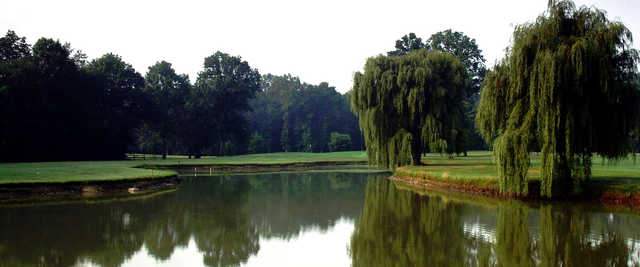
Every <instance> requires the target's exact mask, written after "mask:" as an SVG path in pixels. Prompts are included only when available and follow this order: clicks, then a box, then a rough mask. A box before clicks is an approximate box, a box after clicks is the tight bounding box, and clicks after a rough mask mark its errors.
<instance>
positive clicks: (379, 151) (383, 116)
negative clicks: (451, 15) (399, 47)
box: [351, 49, 469, 168]
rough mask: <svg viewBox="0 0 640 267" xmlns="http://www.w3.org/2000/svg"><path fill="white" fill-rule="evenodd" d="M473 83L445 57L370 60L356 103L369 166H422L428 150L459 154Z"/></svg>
mask: <svg viewBox="0 0 640 267" xmlns="http://www.w3.org/2000/svg"><path fill="white" fill-rule="evenodd" d="M468 80H469V79H468V78H467V72H466V69H465V66H464V65H463V64H462V63H461V62H460V61H459V60H458V59H457V58H456V57H455V56H453V55H451V54H448V53H444V52H440V51H428V50H424V49H420V50H415V51H412V52H409V53H408V54H406V55H402V56H383V55H379V56H377V57H372V58H369V59H368V60H367V63H366V64H365V67H364V73H359V72H358V73H356V74H355V76H354V85H353V95H352V97H351V107H352V109H353V111H354V112H355V113H356V114H357V115H358V117H359V121H360V128H361V129H362V132H363V134H364V137H365V144H366V147H367V156H368V158H369V162H372V163H375V164H377V165H378V166H380V167H386V168H395V167H397V166H400V165H407V164H410V163H412V164H414V165H419V164H421V161H420V156H421V154H422V152H423V151H425V149H429V150H430V151H438V152H448V153H451V152H452V151H456V148H455V145H456V142H455V140H456V138H460V136H461V131H460V128H461V127H463V125H462V124H463V115H464V108H463V106H462V103H463V102H462V100H463V98H464V93H465V91H464V90H465V88H466V87H467V84H466V83H468ZM458 143H459V142H458Z"/></svg>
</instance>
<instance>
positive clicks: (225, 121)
mask: <svg viewBox="0 0 640 267" xmlns="http://www.w3.org/2000/svg"><path fill="white" fill-rule="evenodd" d="M194 88H195V93H194V94H192V99H191V104H190V106H191V107H190V108H191V111H195V112H197V113H198V114H191V115H190V116H191V118H192V119H193V121H191V122H190V123H191V125H192V126H193V127H196V128H195V129H194V130H193V131H192V133H194V134H196V135H197V136H199V137H196V138H197V139H199V141H198V142H197V143H199V144H200V145H204V146H208V147H212V148H217V151H218V152H217V154H223V152H224V151H223V150H224V143H225V142H227V141H232V142H233V143H242V144H244V145H243V146H242V147H243V148H246V144H247V143H246V142H247V140H248V129H247V121H246V118H245V116H244V114H245V113H246V112H248V111H249V110H250V106H249V100H250V99H252V98H253V97H255V94H256V93H257V92H258V91H259V89H260V73H258V71H257V70H256V69H252V68H251V67H250V66H249V63H247V62H246V61H243V60H242V58H241V57H235V56H230V55H228V54H225V53H222V52H216V53H215V54H213V55H211V56H209V57H207V58H205V60H204V69H203V70H202V71H201V72H200V73H199V74H198V79H197V81H196V83H195V86H194ZM204 120H206V121H204ZM194 148H195V149H200V148H198V147H197V146H194Z"/></svg>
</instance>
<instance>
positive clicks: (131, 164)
mask: <svg viewBox="0 0 640 267" xmlns="http://www.w3.org/2000/svg"><path fill="white" fill-rule="evenodd" d="M347 161H348V162H361V161H366V154H365V152H363V151H347V152H333V153H298V152H296V153H269V154H253V155H241V156H231V157H208V158H202V159H187V158H186V157H180V156H172V157H169V158H168V159H166V160H162V159H152V160H118V161H73V162H70V161H66V162H33V163H0V184H10V183H58V182H78V181H101V180H120V179H137V178H150V177H167V176H171V175H175V174H176V172H174V171H169V170H153V169H142V168H136V167H139V166H143V165H145V166H161V165H214V164H287V163H296V162H347Z"/></svg>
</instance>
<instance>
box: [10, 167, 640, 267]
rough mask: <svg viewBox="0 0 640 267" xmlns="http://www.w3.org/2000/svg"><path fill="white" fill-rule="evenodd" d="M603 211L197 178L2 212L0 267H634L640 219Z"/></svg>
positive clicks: (300, 178) (377, 184)
mask: <svg viewBox="0 0 640 267" xmlns="http://www.w3.org/2000/svg"><path fill="white" fill-rule="evenodd" d="M601 210H602V209H601V208H599V207H593V206H585V205H575V204H558V203H555V204H544V203H533V204H531V203H529V204H523V203H522V202H519V201H501V200H496V199H483V198H469V197H465V196H456V195H451V194H440V193H433V192H422V193H421V194H418V193H414V192H412V191H408V190H399V189H398V188H397V186H396V185H394V184H393V183H391V182H389V181H388V180H387V179H386V176H385V175H373V174H371V175H367V174H346V173H313V174H310V173H306V174H297V173H289V174H261V175H248V176H227V177H198V178H194V179H187V180H186V181H185V182H184V183H183V185H182V186H181V188H180V189H178V190H177V191H175V192H171V193H166V194H161V195H157V196H154V197H150V198H143V199H138V200H126V201H111V202H104V203H95V204H85V203H76V204H61V205H46V206H42V205H39V206H30V207H0V266H76V265H89V266H121V265H123V264H124V265H149V264H151V265H153V264H172V265H184V266H192V265H205V266H240V265H253V264H255V265H257V266H264V265H273V264H277V265H279V266H286V265H287V264H288V265H289V266H300V265H312V264H316V265H323V264H324V265H331V266H343V265H344V266H348V265H352V266H356V267H357V266H566V265H568V266H639V265H640V264H639V262H640V247H639V245H640V219H639V218H640V217H638V216H636V215H633V214H622V213H608V212H602V211H601ZM295 260H298V261H295ZM323 260H324V261H323Z"/></svg>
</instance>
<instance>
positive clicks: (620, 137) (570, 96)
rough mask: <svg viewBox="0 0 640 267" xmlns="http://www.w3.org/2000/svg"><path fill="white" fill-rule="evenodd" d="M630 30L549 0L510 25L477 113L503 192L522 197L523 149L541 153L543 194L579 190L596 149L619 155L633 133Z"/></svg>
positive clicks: (585, 10)
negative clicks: (526, 19)
mask: <svg viewBox="0 0 640 267" xmlns="http://www.w3.org/2000/svg"><path fill="white" fill-rule="evenodd" d="M631 40H632V39H631V32H630V31H629V30H628V29H627V28H626V27H625V26H624V25H623V24H622V23H619V22H612V21H609V20H608V19H607V17H606V14H605V12H604V11H602V10H598V9H595V8H587V7H580V8H576V7H575V6H574V4H573V3H572V2H570V1H550V4H549V9H548V10H547V12H546V13H544V14H543V15H541V16H539V17H538V18H537V20H536V21H535V22H533V23H528V24H524V25H520V26H518V27H516V29H515V31H514V33H513V44H512V47H511V48H510V49H509V50H508V53H507V55H506V58H505V59H504V60H503V61H501V62H499V63H498V64H497V65H496V66H495V67H494V68H493V70H492V71H491V72H490V73H489V74H488V75H487V77H486V82H485V84H484V88H483V90H482V96H481V101H480V104H479V107H478V114H477V119H476V124H477V127H478V128H479V129H480V131H481V132H482V134H483V135H484V137H485V138H486V140H487V142H490V143H493V148H494V154H495V156H496V160H497V163H498V168H499V170H500V176H501V190H502V192H504V193H509V194H517V195H520V194H527V192H528V188H527V182H526V176H527V172H528V169H529V152H531V151H541V152H542V167H541V179H542V185H541V190H540V191H541V194H542V195H543V196H557V195H563V194H569V193H572V192H575V191H577V190H579V187H580V185H581V184H582V183H583V182H584V181H585V180H586V179H588V178H589V176H590V175H591V157H592V155H593V154H594V153H598V154H600V155H601V156H602V157H605V158H608V159H618V158H621V157H624V156H626V155H627V153H629V152H631V151H632V147H631V144H632V142H631V141H632V139H633V138H635V137H637V136H638V133H639V132H638V120H639V119H640V113H639V112H640V110H639V109H638V106H637V103H638V100H640V99H639V96H640V95H639V91H638V88H637V84H636V83H635V81H636V80H635V75H636V74H635V72H636V63H637V61H638V53H637V51H636V50H634V49H632V48H631Z"/></svg>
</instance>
